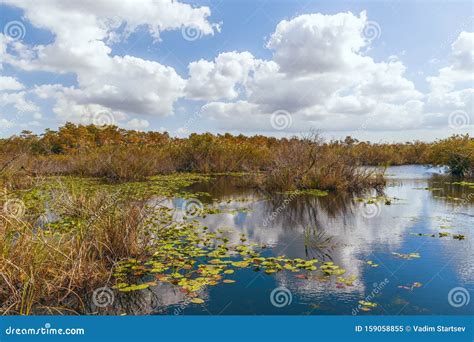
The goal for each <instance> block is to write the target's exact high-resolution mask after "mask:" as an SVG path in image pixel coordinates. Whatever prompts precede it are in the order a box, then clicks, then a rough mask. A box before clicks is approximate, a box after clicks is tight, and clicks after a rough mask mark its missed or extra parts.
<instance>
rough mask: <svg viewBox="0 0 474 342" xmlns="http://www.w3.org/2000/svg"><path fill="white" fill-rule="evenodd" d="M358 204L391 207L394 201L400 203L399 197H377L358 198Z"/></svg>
mask: <svg viewBox="0 0 474 342" xmlns="http://www.w3.org/2000/svg"><path fill="white" fill-rule="evenodd" d="M355 200H356V201H357V202H364V203H365V204H377V203H384V204H385V205H391V204H392V202H393V201H399V200H400V199H399V198H397V197H387V196H376V197H369V198H360V197H359V198H356V199H355Z"/></svg>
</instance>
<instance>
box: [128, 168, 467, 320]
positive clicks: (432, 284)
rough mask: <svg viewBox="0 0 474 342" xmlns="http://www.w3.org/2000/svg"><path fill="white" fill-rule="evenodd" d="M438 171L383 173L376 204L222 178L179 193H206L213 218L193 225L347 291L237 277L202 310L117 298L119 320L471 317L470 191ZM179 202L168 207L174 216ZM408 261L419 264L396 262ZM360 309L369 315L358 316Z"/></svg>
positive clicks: (166, 301) (287, 279) (289, 276)
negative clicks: (318, 273)
mask: <svg viewBox="0 0 474 342" xmlns="http://www.w3.org/2000/svg"><path fill="white" fill-rule="evenodd" d="M443 172H444V170H443V169H439V168H430V167H424V166H400V167H391V168H389V169H388V170H387V171H386V174H387V178H388V184H387V187H386V189H385V192H384V194H383V198H385V199H384V200H382V201H375V202H372V201H370V200H367V199H368V198H371V197H375V196H379V197H380V194H375V193H366V194H358V195H352V196H337V195H332V194H330V195H328V196H325V197H316V196H311V195H300V196H288V195H286V196H285V195H282V194H268V193H263V192H260V191H257V190H255V189H252V188H246V187H245V186H242V185H241V184H239V181H238V180H237V181H236V177H229V176H220V177H217V178H215V179H213V180H211V181H209V182H203V183H197V184H194V185H192V186H191V187H189V188H187V189H186V190H187V191H190V192H198V193H201V192H204V193H208V194H210V196H205V195H203V196H200V197H199V199H200V200H201V201H202V202H203V203H205V204H213V205H215V206H217V207H219V208H220V209H222V211H221V212H219V213H216V214H208V215H206V217H204V218H200V219H199V220H200V221H201V223H202V224H203V225H205V226H207V227H209V229H210V230H215V229H218V228H220V229H228V231H229V232H230V233H229V234H230V238H231V240H232V239H236V240H238V239H239V237H240V236H241V234H245V235H246V236H247V239H248V241H249V242H254V243H258V244H260V245H263V246H265V249H264V250H263V252H262V254H263V255H264V256H266V257H268V256H278V255H285V256H287V257H289V258H302V259H311V258H316V259H318V260H320V261H332V262H334V263H335V264H337V265H339V266H341V267H342V268H344V269H345V270H346V273H345V274H344V277H346V278H347V277H353V278H354V279H355V280H354V282H353V284H350V285H349V286H348V285H345V284H341V283H340V282H338V281H336V280H335V278H337V277H318V278H310V279H305V278H302V277H301V276H300V277H297V276H296V275H295V273H292V272H290V271H286V270H283V271H281V272H278V273H275V274H271V275H267V274H265V273H263V272H255V271H254V270H252V269H250V268H248V269H246V268H242V269H238V270H236V271H235V273H234V274H233V277H232V278H233V279H234V280H236V282H235V283H233V284H219V285H217V286H212V287H208V288H206V289H204V291H203V292H202V293H201V294H200V297H201V298H203V299H204V300H205V303H204V304H193V303H190V302H189V301H186V299H185V297H184V294H183V293H182V292H180V291H178V290H176V289H175V288H174V287H173V286H172V285H170V284H159V285H158V286H153V287H150V288H149V289H147V290H145V291H143V293H141V294H140V296H141V298H140V300H139V301H138V302H136V303H133V301H131V302H128V303H127V299H126V298H125V297H122V298H120V303H122V305H123V306H124V307H127V309H126V311H128V313H144V312H146V313H153V314H169V315H173V314H175V315H176V314H183V315H255V314H257V315H261V314H269V315H284V314H289V315H308V314H310V315H323V314H324V315H333V314H334V315H351V314H352V315H356V314H357V315H367V314H368V315H418V314H419V315H421V314H423V315H425V314H433V315H466V314H472V313H473V312H474V299H471V300H470V301H469V300H468V299H469V292H470V293H472V292H473V290H474V266H473V263H472V261H473V260H474V250H473V248H472V246H473V243H472V241H473V240H472V239H473V232H474V189H473V188H472V185H471V186H469V185H466V184H453V183H456V180H454V179H451V178H450V177H448V176H446V175H445V174H444V173H443ZM387 199H388V201H387ZM183 201H184V200H183V199H179V198H176V199H174V200H173V201H170V203H169V205H170V206H173V207H175V208H180V207H181V206H182V203H183ZM440 233H442V234H440ZM455 236H457V238H454V237H455ZM397 253H398V254H397ZM410 253H415V254H416V253H418V256H417V257H414V258H407V257H403V256H406V255H408V254H410ZM456 288H458V289H456ZM453 289H454V290H453ZM450 291H451V293H450ZM466 295H467V298H466ZM134 296H135V298H137V297H136V296H137V294H134ZM361 300H362V301H367V302H371V303H376V306H375V307H372V308H371V309H370V311H364V310H361V306H360V304H359V301H361ZM150 308H151V309H150Z"/></svg>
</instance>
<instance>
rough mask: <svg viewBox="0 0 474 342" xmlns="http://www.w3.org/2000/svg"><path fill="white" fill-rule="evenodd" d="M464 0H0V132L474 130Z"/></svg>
mask: <svg viewBox="0 0 474 342" xmlns="http://www.w3.org/2000/svg"><path fill="white" fill-rule="evenodd" d="M473 24H474V3H473V2H471V1H439V2H438V1H419V0H414V1H334V0H331V1H314V0H313V1H303V0H288V1H281V0H277V1H271V0H267V1H262V0H252V1H247V0H240V1H236V0H219V1H165V0H121V1H118V0H83V1H61V0H36V1H34V0H0V137H8V136H11V135H13V134H19V133H20V132H21V131H22V130H30V131H33V132H34V133H38V134H39V133H41V132H43V131H44V130H45V129H46V128H49V129H53V130H56V129H57V128H58V127H59V126H61V125H63V124H64V123H65V122H74V123H80V124H90V123H93V124H95V125H98V126H101V125H106V124H114V125H117V126H119V127H123V128H127V129H136V130H144V131H147V130H153V131H167V132H169V133H170V135H172V136H181V137H184V136H187V135H189V134H190V133H193V132H196V133H203V132H212V133H224V132H230V133H233V134H245V135H253V134H263V135H269V136H277V137H281V136H294V135H297V136H299V135H304V134H306V133H307V132H309V131H318V132H320V133H321V134H322V135H323V136H324V137H327V138H343V137H345V136H346V135H351V136H353V137H355V138H357V139H359V140H370V141H374V142H379V141H386V142H392V141H412V140H424V141H433V140H436V139H440V138H444V137H447V136H450V135H452V134H464V133H471V134H473V133H474V114H473V95H474V32H473V31H474V27H473Z"/></svg>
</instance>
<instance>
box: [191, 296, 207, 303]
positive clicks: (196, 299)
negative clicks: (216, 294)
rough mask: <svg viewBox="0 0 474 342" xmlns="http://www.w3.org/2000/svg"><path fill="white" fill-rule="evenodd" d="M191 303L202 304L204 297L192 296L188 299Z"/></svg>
mask: <svg viewBox="0 0 474 342" xmlns="http://www.w3.org/2000/svg"><path fill="white" fill-rule="evenodd" d="M190 302H191V303H194V304H203V303H204V299H201V298H197V297H196V298H192V299H191V300H190Z"/></svg>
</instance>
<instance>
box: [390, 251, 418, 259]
mask: <svg viewBox="0 0 474 342" xmlns="http://www.w3.org/2000/svg"><path fill="white" fill-rule="evenodd" d="M392 255H395V256H396V257H398V258H402V259H407V260H411V259H418V258H420V257H421V256H420V253H416V252H414V253H407V254H403V253H397V252H392Z"/></svg>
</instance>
